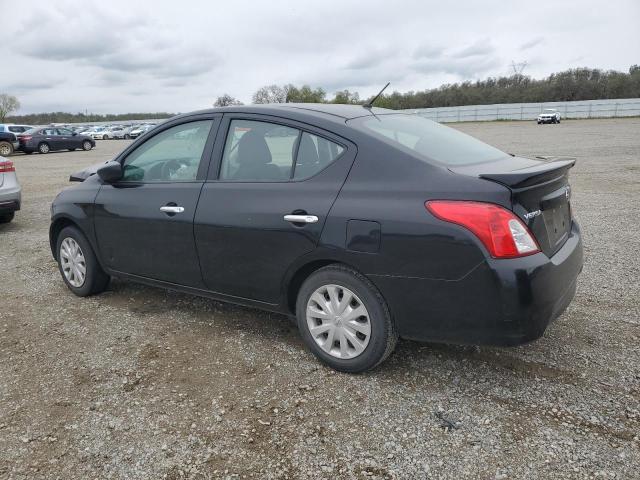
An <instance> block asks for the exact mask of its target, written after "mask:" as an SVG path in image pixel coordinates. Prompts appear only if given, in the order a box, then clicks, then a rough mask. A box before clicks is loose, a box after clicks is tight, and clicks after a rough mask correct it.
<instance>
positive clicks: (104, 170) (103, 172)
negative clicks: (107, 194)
mask: <svg viewBox="0 0 640 480" xmlns="http://www.w3.org/2000/svg"><path fill="white" fill-rule="evenodd" d="M96 173H97V174H98V176H99V177H100V179H101V180H102V181H103V182H107V183H113V182H117V181H118V180H120V179H121V178H122V165H120V164H119V163H118V162H114V161H110V162H107V163H105V164H104V165H103V166H101V167H100V168H99V169H98V171H97V172H96Z"/></svg>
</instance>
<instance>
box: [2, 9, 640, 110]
mask: <svg viewBox="0 0 640 480" xmlns="http://www.w3.org/2000/svg"><path fill="white" fill-rule="evenodd" d="M0 11H2V17H3V22H2V23H3V25H2V31H3V32H2V33H3V35H2V38H3V42H2V43H3V49H2V50H3V54H2V57H3V67H2V69H1V71H0V93H4V92H6V93H10V94H13V95H16V96H17V97H18V98H19V100H20V101H21V103H22V108H21V110H20V112H19V113H35V112H45V111H59V110H60V111H71V112H79V111H85V110H86V111H88V112H96V113H109V112H110V113H122V112H156V111H169V112H185V111H190V110H195V109H199V108H206V107H209V106H211V104H212V103H213V101H214V100H215V98H216V97H217V96H218V95H221V94H223V93H229V94H231V95H233V96H235V97H237V98H239V99H241V100H242V101H244V102H246V103H248V102H250V101H251V94H252V93H253V92H254V91H255V90H256V89H257V88H258V87H260V86H262V85H267V84H272V83H276V84H284V83H293V84H296V85H301V84H304V83H306V84H310V85H312V86H321V87H323V88H324V89H325V90H327V91H328V92H330V94H331V93H333V92H335V91H336V90H341V89H345V88H348V89H350V90H352V91H353V90H355V91H358V92H360V95H361V96H362V97H366V96H368V95H371V94H373V93H375V92H376V91H377V90H379V89H380V87H381V86H382V85H384V83H385V82H387V81H390V82H391V88H390V89H393V90H398V91H406V90H423V89H426V88H432V87H437V86H439V85H441V84H443V83H447V82H457V81H461V80H475V79H481V78H485V77H487V76H492V75H504V74H508V73H509V72H510V71H511V67H510V64H511V62H512V61H515V62H516V63H518V62H523V61H526V62H527V63H528V66H527V67H526V69H525V73H526V74H529V75H532V76H534V77H541V76H545V75H548V74H549V73H552V72H554V71H559V70H564V69H567V68H572V67H581V66H589V67H598V68H604V69H617V70H624V71H626V70H627V69H628V68H629V66H630V65H631V64H634V63H640V28H638V25H639V24H640V1H638V0H614V1H611V2H606V3H603V2H602V1H600V0H598V1H595V0H562V1H558V0H553V1H547V0H538V1H536V2H513V1H511V2H510V1H506V0H495V1H494V0H483V1H481V2H480V1H474V0H456V1H449V2H442V1H430V0H421V1H420V0H416V1H413V0H406V1H405V0H384V1H379V0H367V1H364V0H361V1H350V0H337V1H334V0H322V1H315V0H314V1H309V0H269V1H268V2H267V1H259V0H255V1H244V2H230V1H228V0H227V1H216V0H209V1H193V0H181V1H175V0H172V1H166V0H155V1H152V0H139V1H136V2H133V1H130V0H129V1H119V0H108V1H100V2H94V1H91V0H83V1H76V2H73V1H65V0H56V1H55V2H44V1H26V0H19V1H17V0H0ZM8 12H10V15H7V13H8ZM9 18H10V19H11V22H7V20H8V19H9Z"/></svg>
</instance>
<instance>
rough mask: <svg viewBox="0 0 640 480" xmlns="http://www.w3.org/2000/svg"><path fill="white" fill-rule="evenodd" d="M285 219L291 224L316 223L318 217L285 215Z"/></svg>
mask: <svg viewBox="0 0 640 480" xmlns="http://www.w3.org/2000/svg"><path fill="white" fill-rule="evenodd" d="M284 219H285V220H286V221H287V222H291V223H316V222H317V221H318V217H316V216H315V215H285V216H284Z"/></svg>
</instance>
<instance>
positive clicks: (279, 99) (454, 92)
mask: <svg viewBox="0 0 640 480" xmlns="http://www.w3.org/2000/svg"><path fill="white" fill-rule="evenodd" d="M637 97H640V66H639V65H633V66H632V67H630V68H629V71H628V72H618V71H615V70H600V69H597V68H575V69H571V70H566V71H564V72H559V73H553V74H551V75H549V76H548V77H545V78H541V79H534V78H531V77H530V76H526V75H521V74H516V75H511V76H503V77H489V78H487V79H485V80H478V81H475V82H471V81H466V82H459V83H451V84H445V85H442V86H440V87H438V88H434V89H428V90H422V91H417V92H414V91H410V92H405V93H401V92H398V91H395V92H393V93H388V94H383V95H381V96H380V97H379V98H378V100H376V106H378V107H384V108H391V109H394V110H400V109H406V108H430V107H453V106H458V105H490V104H494V103H525V102H563V101H574V100H599V99H610V98H637ZM252 100H253V103H285V102H296V103H351V104H364V103H365V102H366V101H367V100H368V98H360V95H359V94H358V92H350V91H349V90H342V91H338V92H336V93H335V94H334V96H333V97H332V98H327V92H326V91H325V90H324V89H322V88H320V87H317V88H312V87H310V86H308V85H303V86H302V87H296V86H294V85H291V84H289V85H282V86H279V85H267V86H264V87H261V88H260V89H258V90H257V91H256V92H255V93H254V94H253V98H252ZM228 102H229V103H228ZM239 103H241V102H239V101H238V100H237V99H235V98H233V97H231V96H230V95H226V94H225V95H224V96H222V97H218V100H217V101H216V103H215V105H216V106H226V105H237V104H239Z"/></svg>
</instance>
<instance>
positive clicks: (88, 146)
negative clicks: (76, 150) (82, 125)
mask: <svg viewBox="0 0 640 480" xmlns="http://www.w3.org/2000/svg"><path fill="white" fill-rule="evenodd" d="M83 148H84V149H85V150H91V144H90V143H89V142H84V145H83Z"/></svg>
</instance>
